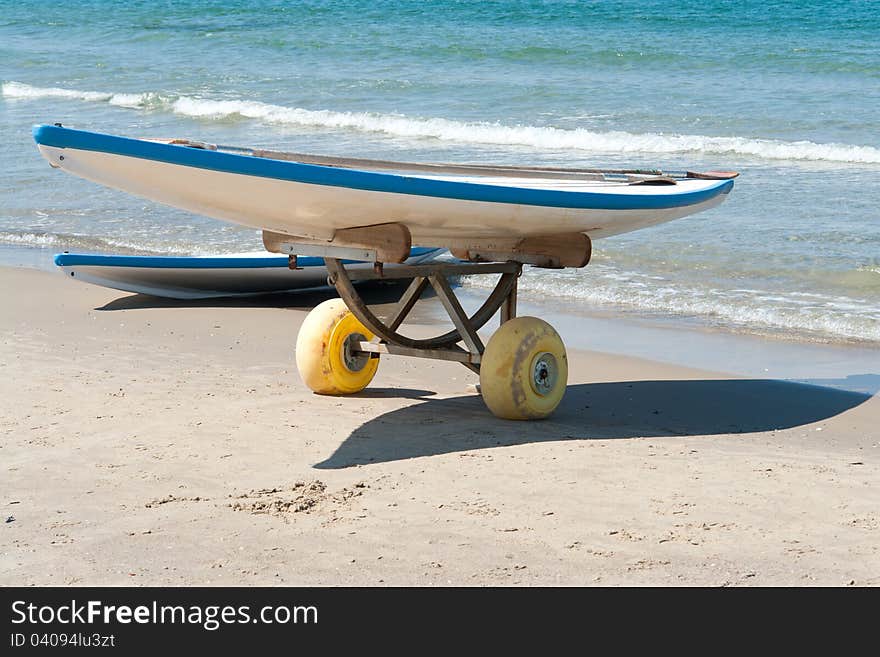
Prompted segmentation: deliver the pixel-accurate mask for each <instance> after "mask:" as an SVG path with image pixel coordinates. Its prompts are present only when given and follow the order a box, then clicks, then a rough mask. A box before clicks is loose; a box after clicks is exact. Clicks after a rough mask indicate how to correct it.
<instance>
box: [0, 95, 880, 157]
mask: <svg viewBox="0 0 880 657" xmlns="http://www.w3.org/2000/svg"><path fill="white" fill-rule="evenodd" d="M2 94H3V96H4V97H7V98H63V99H70V100H83V101H89V102H106V103H109V104H112V105H117V106H120V107H127V108H132V109H143V108H146V107H148V106H149V107H153V108H155V109H164V110H166V111H171V112H174V113H176V114H180V115H182V116H189V117H196V118H213V119H230V118H233V119H234V118H245V119H253V120H258V121H262V122H264V123H270V124H280V125H292V126H302V127H311V128H325V129H335V130H351V131H357V132H368V133H376V134H384V135H389V136H394V137H405V138H410V139H436V140H441V141H451V142H458V143H466V144H487V145H497V146H527V147H532V148H536V149H546V150H566V149H572V150H580V151H586V152H595V153H614V154H620V153H624V154H625V153H651V154H676V153H696V154H707V155H738V156H748V157H755V158H761V159H767V160H797V161H815V162H849V163H855V164H880V148H875V147H873V146H857V145H849V144H834V143H830V144H819V143H814V142H811V141H782V140H777V139H762V138H752V137H712V136H705V135H677V134H662V133H631V132H624V131H607V132H597V131H593V130H586V129H583V128H577V129H563V128H555V127H544V126H530V125H503V124H500V123H490V122H461V121H453V120H450V119H444V118H424V117H410V116H405V115H399V114H379V113H370V112H337V111H333V110H310V109H304V108H300V107H286V106H283V105H273V104H270V103H263V102H259V101H248V100H211V99H203V98H194V97H190V96H171V95H163V94H157V93H142V94H129V93H109V92H97V91H77V90H73V89H59V88H42V87H33V86H30V85H27V84H22V83H20V82H6V83H4V84H3V85H2Z"/></svg>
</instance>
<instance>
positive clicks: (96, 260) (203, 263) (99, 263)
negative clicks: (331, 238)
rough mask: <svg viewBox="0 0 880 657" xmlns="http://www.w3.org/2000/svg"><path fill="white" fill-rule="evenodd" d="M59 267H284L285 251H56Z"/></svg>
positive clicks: (311, 260) (302, 260) (314, 263)
mask: <svg viewBox="0 0 880 657" xmlns="http://www.w3.org/2000/svg"><path fill="white" fill-rule="evenodd" d="M440 250H441V249H432V248H426V247H420V246H416V247H413V248H412V249H411V250H410V252H409V255H410V257H411V258H416V257H419V256H423V255H425V254H427V253H431V252H433V251H440ZM342 262H344V263H345V264H356V261H355V260H343V261H342ZM55 264H56V265H57V266H58V267H85V266H90V267H149V268H152V269H262V268H267V267H287V256H286V255H266V256H254V257H246V258H228V257H224V256H136V255H101V254H96V253H95V254H93V253H58V254H56V255H55ZM296 264H297V266H298V267H323V266H324V259H323V258H315V257H312V256H298V257H297V259H296Z"/></svg>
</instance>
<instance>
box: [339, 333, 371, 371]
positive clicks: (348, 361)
mask: <svg viewBox="0 0 880 657" xmlns="http://www.w3.org/2000/svg"><path fill="white" fill-rule="evenodd" d="M366 339H367V336H365V335H362V334H361V333H352V334H351V335H349V336H348V337H347V338H345V342H343V343H342V362H343V363H345V367H346V368H347V369H348V370H349V371H351V372H360V371H361V370H362V369H364V368H365V367H366V366H367V363H368V362H370V355H369V354H365V353H364V352H362V351H360V342H361V341H362V340H366Z"/></svg>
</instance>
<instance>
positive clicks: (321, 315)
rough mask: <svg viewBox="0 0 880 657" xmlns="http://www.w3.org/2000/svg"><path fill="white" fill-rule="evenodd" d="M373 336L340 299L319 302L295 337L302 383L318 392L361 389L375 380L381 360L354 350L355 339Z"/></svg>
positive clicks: (340, 393)
mask: <svg viewBox="0 0 880 657" xmlns="http://www.w3.org/2000/svg"><path fill="white" fill-rule="evenodd" d="M372 339H373V334H372V333H370V331H368V330H367V329H366V327H364V325H363V324H361V323H360V322H359V321H358V319H357V318H356V317H355V316H354V315H353V314H352V313H351V311H350V310H349V309H348V308H346V307H345V303H344V302H343V301H342V300H341V299H330V300H329V301H325V302H324V303H321V304H319V305H318V306H316V307H315V309H314V310H312V312H310V313H309V314H308V315H307V316H306V319H305V321H304V322H303V324H302V326H301V327H300V329H299V335H298V336H297V338H296V367H297V369H298V370H299V375H300V376H301V377H302V380H303V383H305V384H306V385H307V386H308V387H309V388H311V389H312V390H314V391H315V392H317V393H318V394H319V395H350V394H352V393H355V392H360V391H361V390H363V389H364V388H366V387H367V386H368V385H369V383H370V381H372V380H373V376H375V374H376V370H377V369H378V367H379V359H378V358H370V357H369V356H367V355H365V354H356V353H352V352H353V348H354V347H355V343H356V342H358V341H360V340H372Z"/></svg>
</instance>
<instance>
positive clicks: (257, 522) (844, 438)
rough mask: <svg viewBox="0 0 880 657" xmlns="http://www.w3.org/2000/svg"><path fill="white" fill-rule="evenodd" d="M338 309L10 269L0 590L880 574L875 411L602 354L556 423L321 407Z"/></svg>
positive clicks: (450, 367)
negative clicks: (167, 293)
mask: <svg viewBox="0 0 880 657" xmlns="http://www.w3.org/2000/svg"><path fill="white" fill-rule="evenodd" d="M379 294H380V295H381V294H386V293H385V292H380V293H379ZM320 299H321V296H320V295H317V296H316V295H306V296H304V297H302V298H300V299H297V298H296V297H281V298H280V299H275V300H272V301H268V302H267V301H266V300H263V301H256V302H222V301H220V302H190V303H174V302H162V301H159V300H156V299H152V298H149V297H142V296H138V295H129V294H126V293H121V292H115V291H112V290H106V289H102V288H98V287H92V286H88V285H83V284H78V283H75V282H72V281H68V280H65V279H64V278H63V277H61V276H59V275H57V274H52V273H47V272H40V271H35V270H27V269H23V268H0V307H2V308H3V311H2V314H0V326H2V335H3V338H2V347H0V368H2V369H0V399H2V405H0V473H2V475H0V496H2V497H0V506H2V514H3V518H2V519H3V520H6V522H5V523H0V584H4V585H10V584H14V585H28V584H80V585H86V584H91V585H104V584H111V585H112V584H125V585H129V584H153V585H161V584H171V585H190V584H208V585H225V584H230V585H231V584H260V585H266V584H268V585H271V584H303V585H309V584H317V585H343V584H355V585H392V584H403V585H411V584H417V585H422V584H425V585H448V584H455V585H480V584H500V585H509V584H525V585H529V584H551V585H555V584H561V585H573V584H576V585H590V584H600V585H606V584H607V585H619V584H628V585H680V584H690V585H805V584H823V585H847V584H851V583H854V584H856V585H877V584H880V458H878V457H880V402H878V400H877V399H876V398H870V397H868V396H866V395H860V394H857V393H851V392H843V391H839V390H833V389H828V388H819V387H809V386H801V385H796V384H791V383H784V382H775V381H769V380H754V379H751V380H749V379H741V378H736V377H732V376H727V375H723V374H717V373H711V372H703V371H698V370H694V369H685V368H681V367H675V366H671V365H666V364H659V363H655V362H650V361H645V360H639V359H634V358H626V357H621V356H612V355H607V354H601V353H592V352H570V354H569V358H570V370H571V375H570V389H569V391H568V394H567V396H566V398H565V400H564V402H563V404H562V406H561V407H560V409H559V411H558V412H557V413H556V415H554V416H553V418H551V419H550V420H547V421H544V422H537V423H511V422H504V421H500V420H497V419H495V418H493V417H492V416H491V415H489V413H488V412H487V411H486V410H485V408H484V407H483V405H482V403H481V401H480V399H479V397H478V396H476V395H475V394H472V393H468V391H467V385H468V384H469V383H473V382H475V380H476V377H475V376H474V375H472V374H470V373H469V372H468V371H467V370H465V369H464V368H462V367H461V366H460V365H457V364H454V363H438V362H429V361H419V360H414V359H405V358H388V359H385V360H383V362H382V364H381V366H380V368H379V373H378V375H377V377H376V379H375V380H374V382H373V385H372V387H371V388H369V389H368V390H367V391H365V392H364V393H362V394H360V395H356V396H354V397H347V398H332V397H319V396H316V395H313V394H311V393H310V392H309V391H308V390H306V389H305V388H304V386H303V385H302V384H301V383H300V381H299V379H298V376H297V375H296V371H295V367H294V366H293V345H294V341H295V335H296V330H297V326H298V325H299V323H300V322H301V321H302V319H303V317H304V315H305V312H306V310H307V309H308V307H309V306H310V305H311V304H314V303H315V302H316V301H319V300H320ZM288 304H299V307H296V308H287V307H284V306H285V305H288ZM422 328H424V327H422ZM417 330H421V329H419V328H418V327H417ZM563 337H565V336H563Z"/></svg>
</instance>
